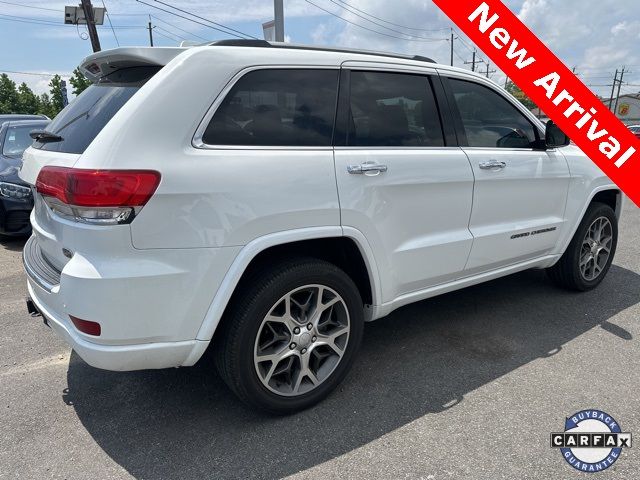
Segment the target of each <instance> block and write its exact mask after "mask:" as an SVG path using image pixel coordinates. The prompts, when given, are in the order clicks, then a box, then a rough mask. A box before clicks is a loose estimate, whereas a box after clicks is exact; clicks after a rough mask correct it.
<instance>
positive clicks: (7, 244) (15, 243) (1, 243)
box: [0, 235, 29, 252]
mask: <svg viewBox="0 0 640 480" xmlns="http://www.w3.org/2000/svg"><path fill="white" fill-rule="evenodd" d="M27 240H29V237H5V236H2V235H0V248H4V249H5V250H10V251H12V252H21V251H22V249H23V248H24V244H25V243H27Z"/></svg>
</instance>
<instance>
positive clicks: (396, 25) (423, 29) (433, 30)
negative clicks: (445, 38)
mask: <svg viewBox="0 0 640 480" xmlns="http://www.w3.org/2000/svg"><path fill="white" fill-rule="evenodd" d="M338 1H339V2H340V3H342V4H344V5H347V6H349V7H351V8H353V9H354V10H357V11H358V12H360V13H364V14H365V15H368V16H370V17H371V18H375V19H376V20H380V21H381V22H384V23H387V24H389V25H393V26H394V27H400V28H404V29H405V30H418V31H421V32H440V31H443V30H449V27H445V28H415V27H408V26H406V25H400V24H399V23H393V22H390V21H388V20H385V19H383V18H380V17H376V16H375V15H373V14H372V13H368V12H365V11H364V10H361V9H359V8H358V7H355V6H354V5H351V4H350V3H347V2H344V1H342V0H338Z"/></svg>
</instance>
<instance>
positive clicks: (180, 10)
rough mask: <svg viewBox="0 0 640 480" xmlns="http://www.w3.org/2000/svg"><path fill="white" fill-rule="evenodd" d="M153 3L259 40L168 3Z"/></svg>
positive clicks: (157, 1)
mask: <svg viewBox="0 0 640 480" xmlns="http://www.w3.org/2000/svg"><path fill="white" fill-rule="evenodd" d="M153 1H154V2H156V3H159V4H161V5H164V6H165V7H169V8H173V9H174V10H177V11H179V12H182V13H186V14H187V15H191V16H192V17H196V18H199V19H200V20H204V21H205V22H209V23H211V24H213V25H216V26H218V27H221V28H226V29H227V30H231V31H232V32H235V33H237V34H240V35H244V36H245V37H249V38H252V39H253V40H259V38H257V37H254V36H253V35H249V34H248V33H244V32H241V31H240V30H236V29H235V28H231V27H228V26H226V25H223V24H222V23H217V22H214V21H213V20H210V19H208V18H205V17H202V16H200V15H196V14H195V13H192V12H189V11H188V10H184V9H182V8H178V7H174V6H173V5H171V4H170V3H166V2H163V1H161V0H153Z"/></svg>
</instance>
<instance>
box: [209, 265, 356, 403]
mask: <svg viewBox="0 0 640 480" xmlns="http://www.w3.org/2000/svg"><path fill="white" fill-rule="evenodd" d="M312 284H319V285H323V286H326V287H329V288H331V289H333V290H334V291H335V292H337V293H338V294H339V295H340V296H341V297H342V299H343V300H344V304H345V305H346V310H347V311H348V314H349V326H350V331H349V336H348V342H347V343H346V347H345V349H344V353H343V355H342V358H341V359H340V361H339V363H337V365H336V366H335V367H334V370H333V371H332V373H330V374H329V375H328V376H327V377H326V379H325V380H324V381H323V382H322V383H320V384H319V385H317V386H316V387H315V388H314V389H312V390H311V391H309V392H306V393H302V394H300V395H296V396H283V395H278V394H277V393H274V392H273V391H271V390H269V389H268V388H267V387H266V386H265V385H264V384H263V383H262V381H261V380H260V378H259V377H258V373H257V372H256V366H255V365H254V348H255V345H256V336H257V335H258V334H259V329H260V326H261V324H262V321H263V319H264V318H265V316H266V315H267V313H269V312H270V309H271V308H272V307H273V306H274V305H275V304H276V303H277V302H278V300H279V299H281V298H282V297H283V296H285V295H287V294H288V293H289V292H291V291H293V290H295V289H296V288H299V287H302V286H305V285H312ZM239 288H240V291H238V292H236V293H235V294H234V296H233V298H232V301H231V304H230V305H229V307H228V308H227V311H226V312H225V315H224V317H223V319H222V322H221V325H220V327H219V329H218V331H217V332H216V335H215V337H214V344H213V348H214V355H215V362H216V367H217V369H218V372H219V373H220V376H221V377H222V378H223V380H224V381H225V383H226V384H227V385H228V386H229V387H230V388H231V390H232V391H233V392H234V393H235V394H236V395H237V396H238V397H239V398H240V399H241V400H242V401H243V402H244V403H246V404H247V405H249V406H251V407H254V408H258V409H260V410H263V411H266V412H269V413H272V414H277V415H283V414H289V413H293V412H295V411H298V410H302V409H305V408H308V407H310V406H312V405H314V404H316V403H318V402H319V401H321V400H322V399H324V398H325V397H326V396H327V395H329V393H330V392H331V391H332V390H333V389H334V388H335V387H336V386H337V385H338V384H339V383H340V382H341V381H342V380H343V379H344V377H345V376H346V375H347V373H348V371H349V369H350V368H351V366H352V364H353V361H354V359H355V357H356V354H357V352H358V350H359V347H360V343H361V341H362V331H363V328H364V308H363V303H362V299H361V297H360V293H359V291H358V288H357V287H356V285H355V284H354V282H353V281H352V280H351V278H350V277H349V276H348V275H347V274H346V273H345V272H344V271H342V270H341V269H340V268H338V267H336V266H335V265H333V264H331V263H329V262H325V261H323V260H318V259H314V258H307V257H299V258H294V259H290V260H286V261H283V262H280V263H278V264H277V265H274V266H272V267H264V268H260V269H257V271H254V272H253V273H252V274H251V275H250V278H247V279H245V280H244V281H243V282H242V284H241V286H240V287H239Z"/></svg>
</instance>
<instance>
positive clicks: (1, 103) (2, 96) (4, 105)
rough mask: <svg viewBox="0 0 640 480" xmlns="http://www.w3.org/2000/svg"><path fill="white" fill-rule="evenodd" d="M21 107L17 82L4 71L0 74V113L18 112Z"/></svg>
mask: <svg viewBox="0 0 640 480" xmlns="http://www.w3.org/2000/svg"><path fill="white" fill-rule="evenodd" d="M19 108H20V105H19V104H18V91H17V90H16V82H14V81H13V80H11V79H10V78H9V76H8V75H7V74H6V73H3V74H2V75H0V113H18V110H19Z"/></svg>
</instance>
